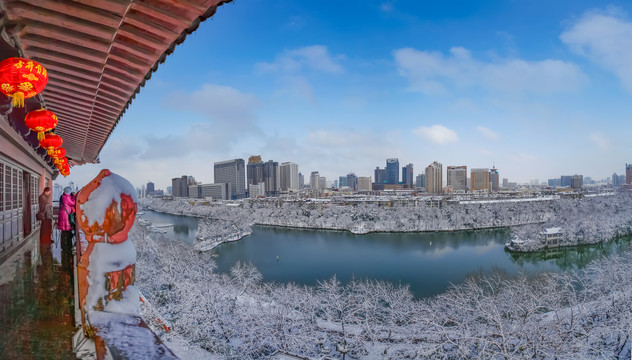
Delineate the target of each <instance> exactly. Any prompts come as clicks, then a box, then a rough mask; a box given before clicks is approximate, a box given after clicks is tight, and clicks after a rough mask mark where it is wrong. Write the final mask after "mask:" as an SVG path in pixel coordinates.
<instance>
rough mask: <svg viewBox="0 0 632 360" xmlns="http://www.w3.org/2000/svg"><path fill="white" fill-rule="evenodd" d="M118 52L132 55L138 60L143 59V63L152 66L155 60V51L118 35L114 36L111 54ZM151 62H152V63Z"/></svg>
mask: <svg viewBox="0 0 632 360" xmlns="http://www.w3.org/2000/svg"><path fill="white" fill-rule="evenodd" d="M115 50H118V52H121V53H125V54H132V55H134V56H136V57H138V58H140V59H145V62H147V63H149V64H150V65H153V63H154V62H155V60H154V59H155V58H156V55H157V53H156V51H155V50H154V49H151V48H146V47H145V46H144V45H143V44H140V43H138V42H137V41H134V40H131V39H129V38H127V37H124V36H121V35H120V34H117V35H116V38H115V39H114V42H113V43H112V49H111V50H110V51H111V52H114V51H115ZM152 61H153V62H152Z"/></svg>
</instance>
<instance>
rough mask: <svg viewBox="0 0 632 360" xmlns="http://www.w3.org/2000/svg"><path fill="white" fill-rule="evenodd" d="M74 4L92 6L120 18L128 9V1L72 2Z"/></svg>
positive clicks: (93, 0)
mask: <svg viewBox="0 0 632 360" xmlns="http://www.w3.org/2000/svg"><path fill="white" fill-rule="evenodd" d="M74 1H75V2H78V3H82V4H85V5H90V6H94V7H96V8H99V9H102V10H107V11H111V12H114V13H116V14H118V15H120V16H123V15H125V11H127V8H128V7H129V5H130V3H131V1H130V0H74Z"/></svg>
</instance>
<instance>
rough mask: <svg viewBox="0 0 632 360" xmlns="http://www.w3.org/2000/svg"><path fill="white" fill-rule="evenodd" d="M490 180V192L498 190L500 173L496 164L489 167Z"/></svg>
mask: <svg viewBox="0 0 632 360" xmlns="http://www.w3.org/2000/svg"><path fill="white" fill-rule="evenodd" d="M488 180H489V192H495V191H498V180H499V175H498V169H496V167H495V166H493V167H492V168H491V169H489V176H488Z"/></svg>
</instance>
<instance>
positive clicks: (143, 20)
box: [123, 11, 180, 43]
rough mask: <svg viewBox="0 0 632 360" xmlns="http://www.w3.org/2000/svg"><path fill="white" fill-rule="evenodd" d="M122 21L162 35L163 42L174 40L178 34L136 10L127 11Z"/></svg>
mask: <svg viewBox="0 0 632 360" xmlns="http://www.w3.org/2000/svg"><path fill="white" fill-rule="evenodd" d="M123 21H124V22H125V23H127V24H131V25H134V26H136V27H139V28H141V29H144V30H145V31H148V32H150V33H152V34H156V35H159V36H162V38H163V40H164V42H169V43H171V41H173V40H175V39H176V38H177V37H178V35H180V33H178V32H176V31H174V30H171V29H167V28H165V27H164V26H162V25H161V24H158V23H156V22H155V21H151V19H149V18H148V17H146V16H143V15H142V14H140V13H138V12H131V11H130V12H128V13H127V15H125V18H124V19H123ZM170 40H171V41H170Z"/></svg>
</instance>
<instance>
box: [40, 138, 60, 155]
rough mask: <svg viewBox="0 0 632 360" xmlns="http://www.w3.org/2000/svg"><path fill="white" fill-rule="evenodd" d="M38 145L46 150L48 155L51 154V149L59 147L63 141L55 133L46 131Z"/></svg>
mask: <svg viewBox="0 0 632 360" xmlns="http://www.w3.org/2000/svg"><path fill="white" fill-rule="evenodd" d="M39 143H40V146H41V147H43V148H44V149H46V150H48V156H53V150H55V149H58V148H59V147H61V144H63V143H64V141H63V140H62V139H61V137H60V136H59V135H55V134H54V133H52V132H51V133H48V134H46V135H44V138H43V139H42V140H40V142H39Z"/></svg>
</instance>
